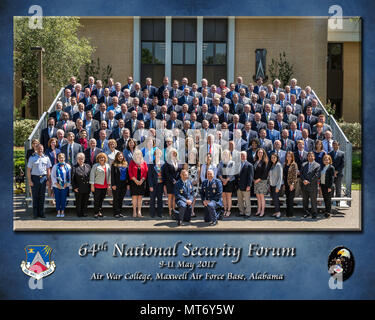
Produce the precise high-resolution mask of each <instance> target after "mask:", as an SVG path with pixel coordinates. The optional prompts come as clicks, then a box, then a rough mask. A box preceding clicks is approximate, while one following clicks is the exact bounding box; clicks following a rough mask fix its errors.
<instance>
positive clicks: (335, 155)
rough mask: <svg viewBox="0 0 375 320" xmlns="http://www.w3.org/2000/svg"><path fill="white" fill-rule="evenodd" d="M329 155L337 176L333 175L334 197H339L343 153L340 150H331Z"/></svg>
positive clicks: (343, 163) (343, 161)
mask: <svg viewBox="0 0 375 320" xmlns="http://www.w3.org/2000/svg"><path fill="white" fill-rule="evenodd" d="M329 155H330V156H331V158H332V165H333V166H334V167H335V171H337V176H336V177H335V190H336V191H335V194H336V197H341V180H342V177H343V170H344V166H345V153H344V152H343V151H341V150H337V152H335V150H332V151H331V152H330V153H329Z"/></svg>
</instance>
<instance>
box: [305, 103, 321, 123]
mask: <svg viewBox="0 0 375 320" xmlns="http://www.w3.org/2000/svg"><path fill="white" fill-rule="evenodd" d="M305 122H306V123H307V124H309V125H310V128H312V127H313V126H315V125H316V124H317V123H318V117H316V116H314V115H313V114H312V109H311V106H308V107H307V108H306V119H305Z"/></svg>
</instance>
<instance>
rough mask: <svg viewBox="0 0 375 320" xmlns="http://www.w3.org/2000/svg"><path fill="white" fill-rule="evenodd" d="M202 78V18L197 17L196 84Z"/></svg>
mask: <svg viewBox="0 0 375 320" xmlns="http://www.w3.org/2000/svg"><path fill="white" fill-rule="evenodd" d="M202 78H203V17H197V84H198V86H200V83H201V80H202Z"/></svg>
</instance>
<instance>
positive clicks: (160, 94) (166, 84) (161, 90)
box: [156, 77, 172, 100]
mask: <svg viewBox="0 0 375 320" xmlns="http://www.w3.org/2000/svg"><path fill="white" fill-rule="evenodd" d="M165 89H167V91H168V93H169V91H170V90H171V89H172V88H171V87H170V86H169V78H168V77H164V78H163V84H162V85H161V86H160V87H159V89H158V91H157V92H156V95H157V96H158V99H159V100H161V99H162V98H163V93H164V90H165Z"/></svg>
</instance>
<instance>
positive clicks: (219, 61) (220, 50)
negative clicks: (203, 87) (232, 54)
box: [203, 42, 227, 65]
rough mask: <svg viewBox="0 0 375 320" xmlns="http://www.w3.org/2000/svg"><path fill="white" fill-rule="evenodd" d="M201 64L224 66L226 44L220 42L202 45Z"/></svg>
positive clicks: (225, 61)
mask: <svg viewBox="0 0 375 320" xmlns="http://www.w3.org/2000/svg"><path fill="white" fill-rule="evenodd" d="M203 64H204V65H226V64H227V44H226V43H221V42H204V43H203Z"/></svg>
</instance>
